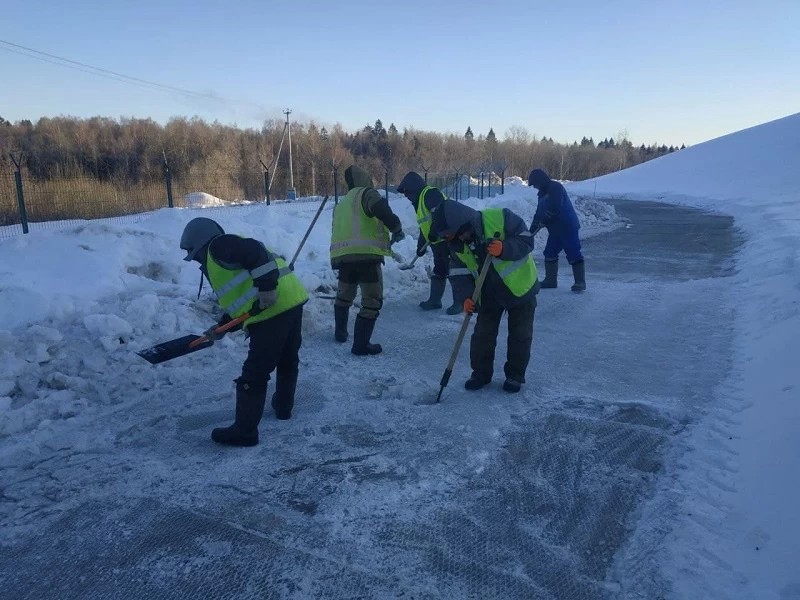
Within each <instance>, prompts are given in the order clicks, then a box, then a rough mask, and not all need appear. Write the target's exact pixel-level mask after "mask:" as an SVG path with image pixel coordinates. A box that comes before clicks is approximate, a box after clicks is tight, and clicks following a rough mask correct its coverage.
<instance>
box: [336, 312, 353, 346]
mask: <svg viewBox="0 0 800 600" xmlns="http://www.w3.org/2000/svg"><path fill="white" fill-rule="evenodd" d="M349 313H350V307H349V306H336V305H334V306H333V318H334V321H335V326H336V330H335V331H334V333H333V337H334V339H335V340H336V341H337V342H339V343H340V344H344V343H345V342H346V341H347V317H348V315H349Z"/></svg>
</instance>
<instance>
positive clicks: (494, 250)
mask: <svg viewBox="0 0 800 600" xmlns="http://www.w3.org/2000/svg"><path fill="white" fill-rule="evenodd" d="M486 251H487V252H488V253H489V254H491V255H492V256H494V257H499V256H500V255H501V254H502V253H503V242H501V241H500V240H492V241H491V242H489V245H488V246H486Z"/></svg>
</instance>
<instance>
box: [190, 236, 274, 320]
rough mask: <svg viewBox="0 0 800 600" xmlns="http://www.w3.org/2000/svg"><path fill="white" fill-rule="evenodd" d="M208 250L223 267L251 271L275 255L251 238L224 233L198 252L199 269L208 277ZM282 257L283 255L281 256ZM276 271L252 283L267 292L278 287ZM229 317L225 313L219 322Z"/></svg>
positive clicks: (269, 260) (272, 258) (270, 260)
mask: <svg viewBox="0 0 800 600" xmlns="http://www.w3.org/2000/svg"><path fill="white" fill-rule="evenodd" d="M208 251H210V252H211V256H213V257H214V260H215V261H217V263H219V264H220V265H222V266H223V267H226V268H229V269H246V270H248V271H252V270H253V269H256V268H258V267H260V266H262V265H265V264H267V263H269V262H272V261H273V260H275V257H276V255H275V254H273V253H272V252H270V251H269V250H267V248H266V247H265V246H264V244H262V243H261V242H259V241H258V240H254V239H253V238H243V237H239V236H238V235H232V234H227V233H226V234H225V235H220V236H217V237H215V238H214V239H213V240H211V242H210V243H209V244H208V245H207V246H206V247H205V248H204V249H203V250H202V251H201V252H200V254H199V256H200V257H202V262H201V263H200V270H201V271H202V272H203V275H204V276H205V277H206V279H208V267H207V265H206V256H207V253H208ZM282 258H284V257H282ZM278 274H279V273H278V271H277V270H273V271H270V272H269V273H266V274H265V275H262V276H261V277H256V278H255V279H253V285H255V286H256V288H258V290H259V291H261V292H269V291H272V290H274V289H276V288H277V287H278ZM230 320H231V318H230V316H228V315H227V314H225V315H223V316H222V319H221V320H220V324H223V323H227V322H228V321H230ZM240 328H241V326H237V327H235V328H234V331H236V330H237V329H240Z"/></svg>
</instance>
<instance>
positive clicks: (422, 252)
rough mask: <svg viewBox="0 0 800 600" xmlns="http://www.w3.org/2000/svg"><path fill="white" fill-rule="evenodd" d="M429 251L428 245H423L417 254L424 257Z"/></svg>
mask: <svg viewBox="0 0 800 600" xmlns="http://www.w3.org/2000/svg"><path fill="white" fill-rule="evenodd" d="M427 251H428V246H421V247H419V248H417V256H419V257H420V258H422V257H423V256H425V253H426V252H427Z"/></svg>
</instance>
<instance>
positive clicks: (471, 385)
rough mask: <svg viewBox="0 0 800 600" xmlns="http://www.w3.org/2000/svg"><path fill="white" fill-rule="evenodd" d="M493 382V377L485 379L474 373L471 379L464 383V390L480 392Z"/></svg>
mask: <svg viewBox="0 0 800 600" xmlns="http://www.w3.org/2000/svg"><path fill="white" fill-rule="evenodd" d="M491 382H492V378H491V377H483V376H481V375H478V374H477V373H474V372H473V373H472V375H470V377H469V379H467V380H466V381H465V382H464V389H467V390H470V391H471V392H472V391H475V390H479V389H481V388H482V387H484V386H486V385H489V384H490V383H491Z"/></svg>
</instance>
